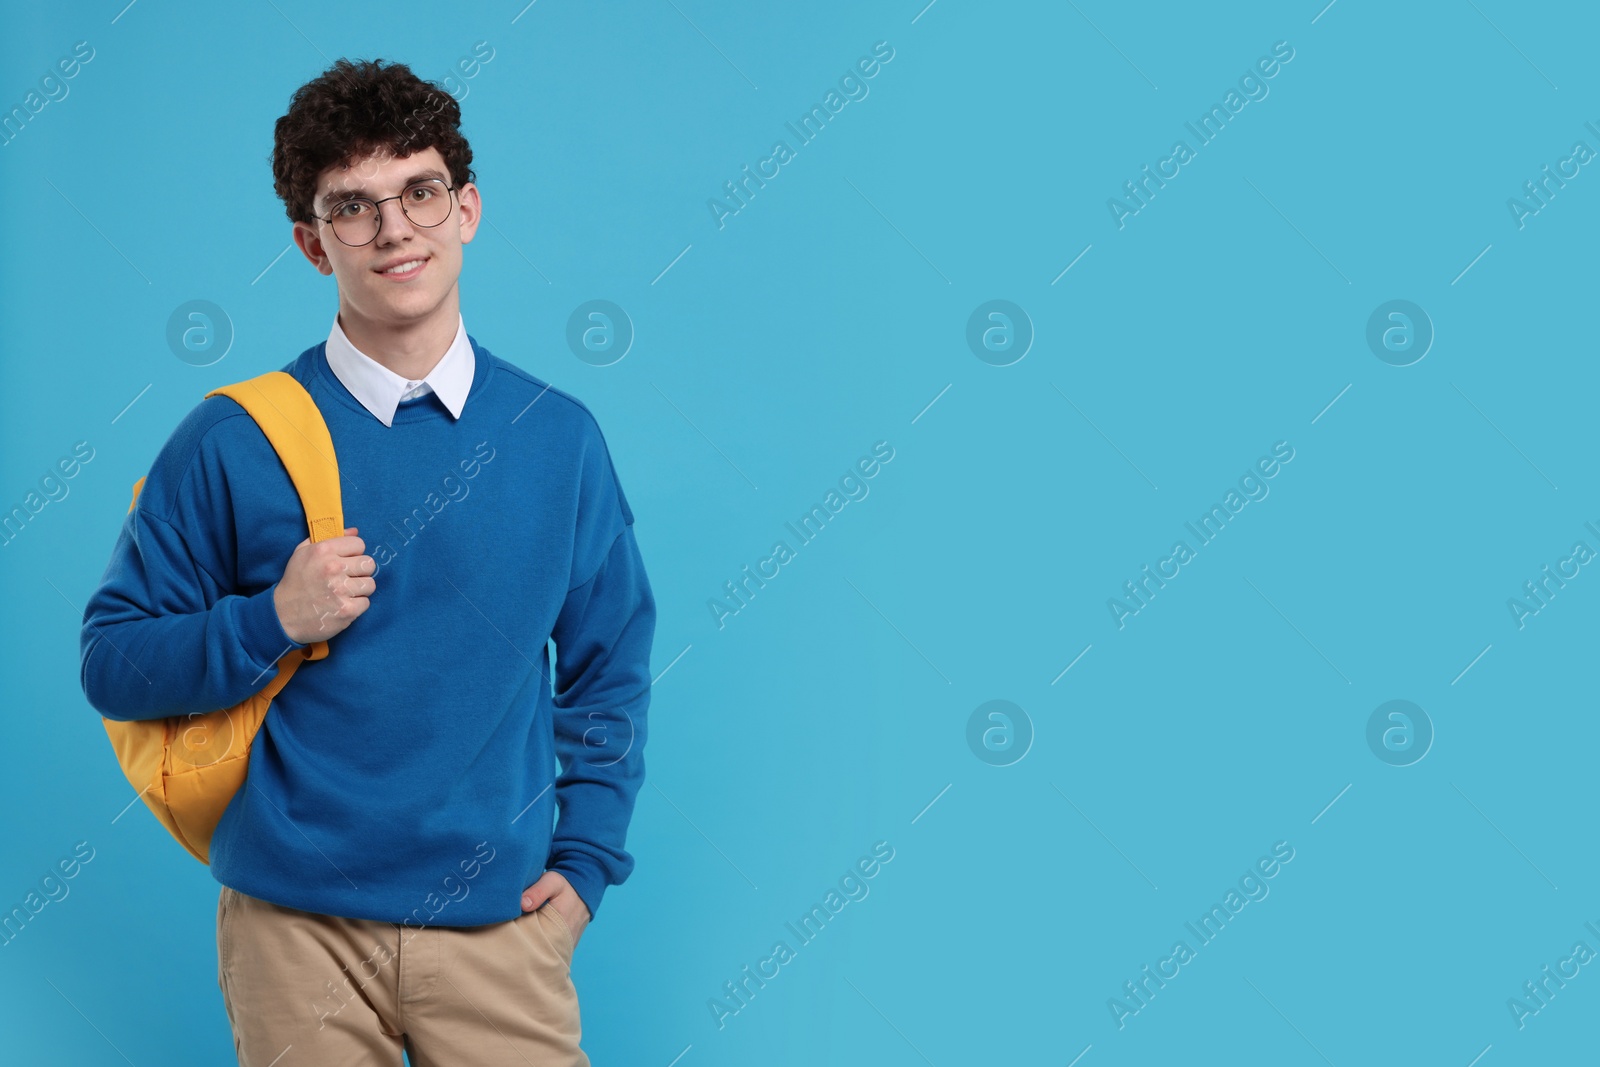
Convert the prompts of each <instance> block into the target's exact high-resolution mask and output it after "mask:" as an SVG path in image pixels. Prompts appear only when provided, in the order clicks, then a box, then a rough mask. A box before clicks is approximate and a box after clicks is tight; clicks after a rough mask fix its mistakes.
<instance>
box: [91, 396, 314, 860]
mask: <svg viewBox="0 0 1600 1067" xmlns="http://www.w3.org/2000/svg"><path fill="white" fill-rule="evenodd" d="M218 394H221V395H223V396H227V397H231V398H232V399H234V400H235V401H237V402H238V403H239V406H241V407H243V408H244V409H245V411H247V412H249V414H250V416H251V418H253V419H255V420H256V423H257V424H258V425H259V426H260V427H261V431H262V433H264V434H266V437H267V440H268V441H269V442H270V443H271V444H272V447H273V448H274V449H275V450H276V451H277V453H278V458H279V459H280V460H281V461H282V462H283V465H284V468H285V469H286V470H287V471H288V472H289V478H290V480H291V481H292V482H293V483H294V487H295V490H296V492H298V493H299V494H300V503H301V506H302V507H303V508H304V509H305V513H306V524H307V526H308V527H309V528H310V531H311V540H312V541H325V540H327V539H328V538H330V537H337V536H339V535H341V534H343V533H344V508H343V504H342V501H341V498H340V495H339V465H338V462H337V460H336V459H335V457H334V453H333V439H332V438H331V437H330V436H329V435H328V427H327V424H326V423H324V422H323V420H322V413H321V412H320V411H318V410H317V405H316V402H315V401H314V400H312V399H311V394H310V393H308V392H306V390H305V387H304V386H302V385H301V384H300V383H299V382H298V381H297V380H295V378H294V377H293V376H292V375H290V374H287V373H285V372H283V371H276V370H275V371H268V372H267V373H266V374H262V375H260V376H258V377H255V378H251V379H248V380H247V381H242V382H236V383H234V384H233V385H225V386H222V387H221V388H219V389H213V390H211V392H209V393H207V394H206V396H208V397H209V396H216V395H218ZM143 487H144V479H143V478H140V479H139V480H138V481H137V482H134V483H133V500H132V501H131V502H130V503H129V504H128V510H129V511H130V512H131V511H133V508H134V506H135V505H136V504H137V503H138V501H139V490H140V489H142V488H143ZM244 533H245V534H246V535H248V533H249V531H244ZM327 654H328V642H326V641H318V642H316V643H315V644H310V645H307V646H305V647H304V648H297V649H292V650H290V651H289V653H288V654H287V655H285V656H284V657H283V658H282V659H280V660H279V661H278V672H277V675H276V676H275V677H273V678H272V680H271V681H269V682H268V683H267V684H266V686H265V687H264V688H262V689H261V690H259V691H258V692H257V693H255V694H254V695H253V696H251V697H249V698H248V699H246V700H245V701H243V702H242V703H240V704H236V705H234V706H233V707H231V708H223V709H221V710H218V711H212V712H207V713H205V714H194V715H175V716H172V717H170V718H165V719H144V720H140V721H130V722H122V721H119V720H116V719H104V717H102V718H103V721H104V722H105V727H106V733H107V734H109V735H110V737H111V747H112V748H113V749H115V750H116V753H117V761H118V762H119V763H121V764H122V772H123V773H124V774H126V775H127V776H128V781H129V782H130V783H131V784H132V785H133V787H134V788H135V789H137V790H139V796H140V797H141V798H142V799H143V800H144V802H145V803H146V804H147V805H149V807H150V810H151V811H152V812H154V813H155V816H156V818H157V819H160V820H161V824H162V825H163V826H165V827H166V828H167V830H168V831H169V832H170V833H171V834H172V836H173V837H175V838H177V839H178V843H179V844H181V845H182V846H183V847H184V848H186V849H188V850H189V854H190V855H192V856H194V858H195V859H197V860H199V861H200V862H201V863H207V864H209V863H210V862H211V860H210V851H211V835H212V833H213V832H215V830H216V828H217V823H218V822H219V821H220V820H221V818H222V812H223V810H224V809H226V808H227V806H228V802H229V801H230V800H232V799H233V795H234V794H235V793H237V792H238V791H239V788H240V786H242V785H243V784H244V780H245V772H246V771H247V770H248V769H249V766H250V743H251V742H252V741H253V740H254V739H255V736H256V731H258V730H259V729H260V728H261V723H262V722H263V721H264V720H265V719H266V717H267V709H268V708H269V707H270V706H271V704H272V698H273V697H275V696H277V695H278V692H279V690H281V689H282V688H283V687H284V686H285V685H286V684H288V681H289V679H290V678H291V677H293V675H294V672H295V669H296V668H297V667H299V666H300V664H301V663H302V662H304V661H305V660H315V659H322V658H324V657H326V656H327Z"/></svg>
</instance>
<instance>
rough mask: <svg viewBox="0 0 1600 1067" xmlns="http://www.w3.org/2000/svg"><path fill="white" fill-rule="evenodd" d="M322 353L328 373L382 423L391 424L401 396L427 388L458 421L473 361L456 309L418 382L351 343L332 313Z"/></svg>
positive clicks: (474, 363)
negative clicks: (446, 336) (448, 332)
mask: <svg viewBox="0 0 1600 1067" xmlns="http://www.w3.org/2000/svg"><path fill="white" fill-rule="evenodd" d="M326 353H327V357H328V369H329V370H331V371H333V374H334V377H336V378H338V379H339V381H340V383H341V384H343V385H344V387H345V388H346V389H348V390H349V391H350V395H351V396H353V397H355V398H356V399H357V400H358V401H360V402H361V406H362V407H364V408H366V409H367V410H368V411H370V412H372V415H373V417H374V418H376V419H377V420H378V421H379V422H381V423H383V424H384V425H385V426H392V425H393V424H394V413H395V409H396V408H397V407H399V405H400V399H401V398H402V397H403V396H406V395H408V394H412V395H418V396H421V395H425V394H426V393H427V392H428V391H429V390H430V389H431V390H432V391H433V392H434V393H437V394H438V396H439V399H440V400H441V401H442V402H443V403H444V406H445V407H446V408H447V409H448V410H449V412H450V415H451V417H453V418H457V419H459V418H460V417H461V409H462V408H463V407H464V406H465V405H466V403H467V393H468V392H469V391H470V390H471V388H472V375H473V370H474V367H475V365H476V363H477V359H476V357H475V356H474V355H473V353H472V345H471V343H470V342H469V341H468V340H467V326H466V322H465V321H464V320H463V319H462V317H461V315H460V314H459V313H457V315H456V335H455V339H454V340H452V341H451V342H450V347H449V348H447V349H445V353H444V355H443V356H442V357H441V358H440V359H439V362H438V363H435V364H434V366H433V369H432V370H430V371H429V372H428V373H427V374H426V375H424V376H423V377H422V379H421V381H420V382H418V381H415V380H408V379H406V378H402V377H401V376H400V375H398V374H396V373H395V372H394V371H392V370H390V369H389V368H388V367H385V366H384V365H383V364H381V363H379V362H378V361H377V360H375V359H373V358H372V357H371V356H369V355H367V354H366V353H365V352H363V351H361V350H360V349H359V348H357V347H356V346H355V345H353V344H351V343H350V338H348V337H346V336H345V332H344V329H343V328H342V327H341V326H340V325H339V316H338V315H334V317H333V329H332V330H330V331H329V333H328V345H327V349H326ZM419 386H420V387H421V388H420V389H419V388H418V387H419Z"/></svg>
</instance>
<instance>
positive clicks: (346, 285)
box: [294, 148, 481, 327]
mask: <svg viewBox="0 0 1600 1067" xmlns="http://www.w3.org/2000/svg"><path fill="white" fill-rule="evenodd" d="M421 178H438V179H440V180H441V181H443V183H444V184H445V185H449V184H450V172H449V170H448V169H447V168H446V167H445V162H444V157H443V156H441V155H440V154H439V150H438V149H437V148H427V149H424V150H423V151H421V152H417V153H415V154H413V155H410V156H405V157H399V156H393V155H390V154H388V153H386V152H383V151H379V152H377V153H374V154H372V155H368V156H364V157H362V158H359V159H356V160H353V161H352V162H351V163H350V165H349V166H343V167H341V166H334V167H329V168H328V169H327V170H325V171H323V172H322V174H321V175H320V176H319V178H318V179H317V195H316V197H315V199H313V201H312V205H311V210H312V212H313V213H314V214H316V215H318V216H320V218H319V219H318V220H317V221H313V222H310V223H304V222H297V223H295V224H294V240H295V243H296V244H297V245H298V246H299V247H300V250H301V251H302V252H303V253H305V256H306V258H307V259H309V260H310V261H311V263H312V265H313V266H315V267H316V268H317V270H319V271H320V272H322V273H323V274H332V275H333V276H334V277H335V278H336V279H337V280H338V283H339V308H340V311H341V313H348V314H351V315H355V316H358V317H359V318H361V319H363V320H365V321H367V322H370V323H373V324H374V325H382V326H388V327H404V326H406V325H409V324H412V323H416V322H419V321H422V320H425V319H427V318H428V317H429V316H430V315H432V314H435V313H438V312H439V311H440V309H441V308H442V307H445V306H446V305H447V303H449V302H450V301H452V300H454V299H456V281H457V279H458V278H459V277H460V275H461V246H462V245H465V244H467V243H469V242H470V241H471V240H472V238H473V235H474V234H476V233H477V230H478V220H479V218H480V217H481V204H480V202H479V198H478V188H477V186H475V185H473V184H472V183H471V182H468V183H467V184H465V185H462V186H460V187H458V188H457V189H456V190H455V192H453V193H442V195H444V196H446V197H448V198H450V199H451V201H452V203H451V206H450V215H449V217H447V218H446V219H445V220H444V222H442V223H440V224H439V225H437V226H431V227H429V226H419V225H417V224H416V223H414V222H412V221H411V220H410V219H409V218H407V217H406V214H405V212H404V211H403V210H402V209H401V207H400V203H401V201H399V200H390V201H388V202H387V203H384V204H380V205H379V206H378V211H379V214H380V216H381V218H382V220H383V221H382V225H380V226H379V228H378V236H377V237H376V238H374V239H373V240H372V241H371V242H370V243H369V244H365V245H360V246H352V245H347V244H345V243H344V242H343V241H341V240H340V239H339V238H338V237H337V236H335V234H334V232H333V226H332V224H331V223H329V222H327V221H323V220H325V219H327V218H328V217H329V214H330V212H331V211H333V210H334V208H335V207H336V206H337V205H338V204H339V203H340V201H341V200H343V199H344V198H345V197H347V196H350V195H359V196H364V197H366V198H367V199H369V200H382V199H383V198H385V197H390V196H399V195H400V194H401V192H402V191H403V190H404V189H405V188H406V187H407V186H408V185H410V184H411V183H412V182H414V181H416V180H418V179H421ZM397 265H403V266H404V269H403V270H402V271H401V272H399V273H395V272H393V271H391V270H389V268H392V267H395V266H397Z"/></svg>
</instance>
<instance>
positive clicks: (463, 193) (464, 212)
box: [456, 182, 483, 244]
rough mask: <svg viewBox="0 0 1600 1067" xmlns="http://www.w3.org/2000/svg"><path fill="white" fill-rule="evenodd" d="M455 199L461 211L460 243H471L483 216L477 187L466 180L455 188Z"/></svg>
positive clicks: (481, 200)
mask: <svg viewBox="0 0 1600 1067" xmlns="http://www.w3.org/2000/svg"><path fill="white" fill-rule="evenodd" d="M456 201H457V203H458V204H459V205H460V206H459V207H458V208H457V210H458V211H460V213H461V224H460V230H461V243H462V244H471V243H472V238H473V236H474V235H476V234H477V232H478V223H479V221H480V220H482V218H483V199H482V197H480V196H479V195H478V187H477V186H476V185H474V184H473V183H472V182H467V183H466V184H465V185H463V186H461V188H459V189H457V190H456Z"/></svg>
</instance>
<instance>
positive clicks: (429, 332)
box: [339, 291, 461, 381]
mask: <svg viewBox="0 0 1600 1067" xmlns="http://www.w3.org/2000/svg"><path fill="white" fill-rule="evenodd" d="M460 317H461V311H460V301H459V297H458V296H457V294H456V293H455V292H454V291H452V292H451V293H450V296H449V298H448V299H446V300H444V301H443V302H442V303H440V305H439V306H438V307H437V308H435V309H434V310H433V311H432V312H430V313H429V314H428V315H427V316H425V317H424V318H421V319H417V320H416V321H414V322H405V323H399V324H395V323H388V322H377V321H374V320H372V319H370V318H366V317H364V316H363V315H362V314H361V313H360V312H358V311H355V310H354V309H352V308H351V307H350V306H349V305H348V304H346V303H345V302H344V299H343V297H341V298H340V300H339V328H340V329H341V330H343V331H344V335H345V336H346V337H348V338H349V339H350V343H351V344H353V345H355V346H356V347H357V348H358V349H360V350H361V351H362V352H364V353H366V354H367V355H368V356H370V357H372V359H373V361H374V362H376V363H380V364H382V365H383V366H385V367H387V368H388V369H389V370H392V371H394V372H395V373H396V374H398V375H400V377H402V378H405V379H407V380H409V381H420V380H421V379H422V378H424V377H426V376H427V374H428V372H429V371H431V370H433V368H434V367H436V366H437V365H438V363H439V361H440V360H441V359H443V358H444V354H445V352H446V351H447V350H448V349H449V348H450V342H451V341H453V340H455V336H456V327H457V326H458V325H459V322H460Z"/></svg>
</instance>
